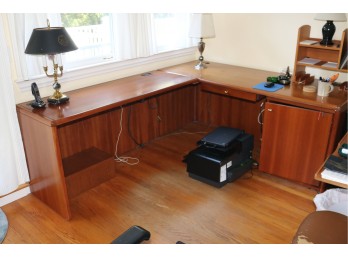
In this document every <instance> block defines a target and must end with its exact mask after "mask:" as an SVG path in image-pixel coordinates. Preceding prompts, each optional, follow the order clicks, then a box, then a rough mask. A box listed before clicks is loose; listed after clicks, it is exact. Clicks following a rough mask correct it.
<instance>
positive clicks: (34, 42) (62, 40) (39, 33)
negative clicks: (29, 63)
mask: <svg viewBox="0 0 348 257" xmlns="http://www.w3.org/2000/svg"><path fill="white" fill-rule="evenodd" d="M76 49H77V46H76V45H75V43H74V41H73V40H72V39H71V37H70V36H69V34H68V32H67V31H66V30H65V28H63V27H47V28H36V29H33V32H32V34H31V36H30V39H29V42H28V44H27V47H26V49H25V51H24V52H25V53H26V54H34V55H46V54H47V55H54V54H60V53H66V52H70V51H73V50H76Z"/></svg>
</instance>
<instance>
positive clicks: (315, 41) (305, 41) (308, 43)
mask: <svg viewBox="0 0 348 257" xmlns="http://www.w3.org/2000/svg"><path fill="white" fill-rule="evenodd" d="M316 43H319V41H317V40H310V39H308V40H303V41H301V42H300V44H301V45H315V44H316Z"/></svg>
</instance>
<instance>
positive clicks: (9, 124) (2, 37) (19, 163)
mask: <svg viewBox="0 0 348 257" xmlns="http://www.w3.org/2000/svg"><path fill="white" fill-rule="evenodd" d="M0 17H1V19H0V56H1V62H0V120H1V126H0V146H1V147H0V196H2V195H5V194H8V193H10V192H12V191H13V190H15V189H17V188H18V186H19V185H21V184H24V183H26V182H28V181H29V175H28V170H27V165H26V161H25V155H24V148H23V143H22V138H21V133H20V129H19V124H18V119H17V113H16V104H15V99H14V93H13V82H12V73H11V60H10V53H9V49H11V47H10V46H9V45H8V43H7V41H6V39H8V38H9V36H7V35H6V32H7V33H9V29H8V26H7V24H8V23H7V16H6V15H5V14H0Z"/></svg>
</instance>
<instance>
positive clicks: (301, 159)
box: [260, 103, 333, 186]
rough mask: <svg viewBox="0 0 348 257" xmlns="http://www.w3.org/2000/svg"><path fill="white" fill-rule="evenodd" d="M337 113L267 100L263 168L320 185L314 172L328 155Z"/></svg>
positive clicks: (271, 172)
mask: <svg viewBox="0 0 348 257" xmlns="http://www.w3.org/2000/svg"><path fill="white" fill-rule="evenodd" d="M332 118H333V115H332V114H330V113H324V112H320V111H315V110H309V109H303V108H298V107H293V106H286V105H281V104H274V103H266V105H265V112H264V124H263V134H262V144H261V156H260V170H262V171H265V172H267V173H270V174H274V175H277V176H280V177H283V178H287V179H290V180H293V181H297V182H302V183H306V184H309V185H315V186H316V185H318V182H317V181H315V180H314V174H315V172H316V170H317V169H318V168H319V167H320V165H321V164H322V163H323V161H324V160H325V157H326V152H327V145H328V142H329V134H330V128H331V123H332Z"/></svg>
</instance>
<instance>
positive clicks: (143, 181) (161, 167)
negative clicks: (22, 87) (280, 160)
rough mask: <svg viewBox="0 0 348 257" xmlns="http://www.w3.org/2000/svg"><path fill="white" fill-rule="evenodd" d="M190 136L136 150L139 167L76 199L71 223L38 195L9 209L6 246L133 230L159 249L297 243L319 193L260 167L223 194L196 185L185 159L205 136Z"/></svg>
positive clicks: (98, 239)
mask: <svg viewBox="0 0 348 257" xmlns="http://www.w3.org/2000/svg"><path fill="white" fill-rule="evenodd" d="M208 130H209V129H207V128H202V127H200V126H196V125H191V126H189V127H188V128H185V131H191V132H198V131H200V132H202V131H208ZM185 131H184V130H183V131H179V132H178V133H173V134H171V135H168V136H165V137H162V138H159V139H156V140H154V141H152V142H151V143H149V144H147V145H145V147H143V148H139V149H137V150H135V151H133V152H131V153H129V154H128V155H131V156H136V157H138V158H139V159H140V163H139V164H138V165H135V166H128V165H126V164H119V163H116V164H115V165H116V169H117V175H116V177H115V178H113V179H112V180H110V181H108V182H106V183H103V184H101V185H99V186H97V187H95V188H93V189H91V190H89V191H87V192H84V193H82V194H80V195H79V196H77V197H76V198H74V199H73V200H72V203H71V209H72V215H73V218H72V220H70V221H66V220H64V219H63V218H61V217H60V216H59V215H58V214H56V213H55V212H54V211H52V210H50V209H49V208H48V207H46V206H45V205H44V204H43V203H42V202H40V201H39V200H38V199H36V198H35V197H34V196H32V195H28V196H26V197H24V198H22V199H20V200H17V201H16V202H13V203H10V204H8V205H6V206H3V207H2V209H3V211H4V212H5V213H6V215H7V218H8V221H9V230H8V233H7V236H6V238H5V240H4V243H5V244H6V243H7V244H9V243H96V244H98V243H110V242H111V241H112V240H113V239H115V238H116V237H117V236H118V235H120V234H121V233H122V232H124V231H125V230H126V229H128V228H129V227H130V226H132V225H140V226H142V227H144V228H146V229H147V230H149V231H150V232H151V239H150V240H149V242H148V243H151V244H164V243H165V244H174V243H175V242H177V241H178V240H180V241H183V242H185V243H190V244H208V243H209V244H233V243H261V244H266V243H276V244H278V243H290V242H291V240H292V237H293V235H294V234H295V232H296V230H297V227H298V226H299V224H300V223H301V221H302V220H303V219H304V218H305V217H306V215H307V214H308V213H310V212H313V211H314V210H315V206H314V204H313V200H312V199H313V197H314V196H315V194H316V193H317V192H315V191H314V190H312V189H308V188H306V187H303V186H301V185H297V184H294V183H291V182H288V181H286V180H283V179H279V178H276V177H273V176H271V175H268V174H265V173H262V172H259V171H257V170H254V171H253V175H252V174H251V172H248V173H247V174H246V175H244V176H243V177H242V178H240V179H238V180H237V181H235V182H234V183H230V184H227V185H225V186H224V187H222V188H220V189H218V188H215V187H212V186H209V185H207V184H204V183H202V182H199V181H196V180H193V179H191V178H189V177H188V174H187V172H186V165H185V163H183V162H182V159H183V156H184V155H186V154H187V153H188V152H189V151H190V150H192V149H193V148H194V147H195V144H196V142H197V141H198V140H199V139H200V138H202V135H203V134H201V133H187V132H185Z"/></svg>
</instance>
